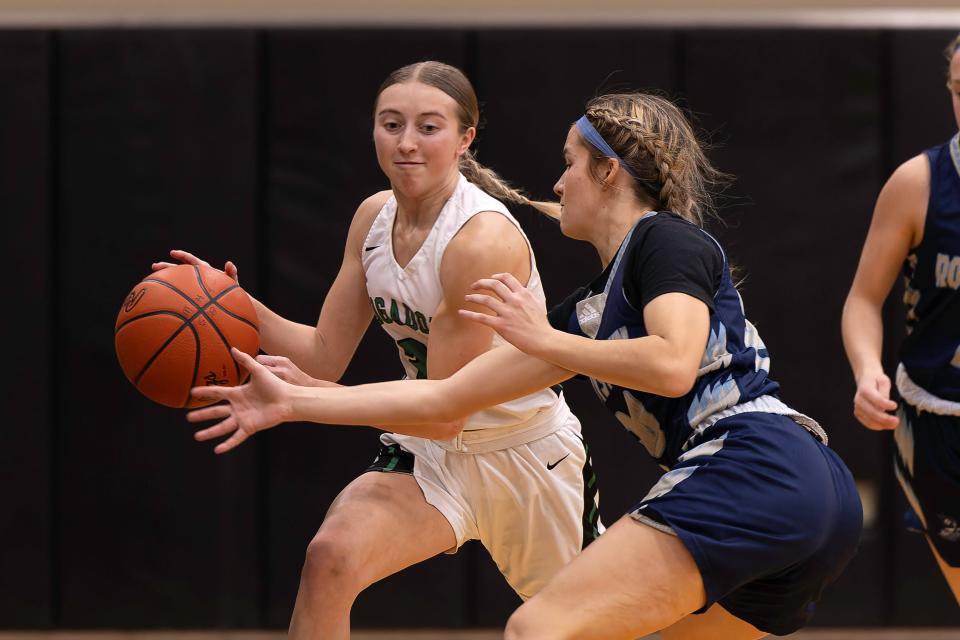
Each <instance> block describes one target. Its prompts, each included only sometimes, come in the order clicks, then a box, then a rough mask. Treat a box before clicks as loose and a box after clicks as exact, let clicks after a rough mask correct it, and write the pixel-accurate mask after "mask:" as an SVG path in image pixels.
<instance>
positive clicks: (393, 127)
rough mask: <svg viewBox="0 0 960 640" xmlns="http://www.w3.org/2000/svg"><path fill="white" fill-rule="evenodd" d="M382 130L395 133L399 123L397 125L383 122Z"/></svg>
mask: <svg viewBox="0 0 960 640" xmlns="http://www.w3.org/2000/svg"><path fill="white" fill-rule="evenodd" d="M383 128H384V129H386V130H387V131H396V130H397V129H399V128H400V123H398V122H384V123H383Z"/></svg>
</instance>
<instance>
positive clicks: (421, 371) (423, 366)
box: [397, 338, 427, 380]
mask: <svg viewBox="0 0 960 640" xmlns="http://www.w3.org/2000/svg"><path fill="white" fill-rule="evenodd" d="M397 346H398V347H400V348H401V349H403V354H404V355H405V356H406V357H407V360H409V361H410V364H412V365H413V366H414V368H415V369H416V370H417V380H424V379H426V377H427V345H425V344H423V343H422V342H417V341H416V340H414V339H413V338H404V339H403V340H397Z"/></svg>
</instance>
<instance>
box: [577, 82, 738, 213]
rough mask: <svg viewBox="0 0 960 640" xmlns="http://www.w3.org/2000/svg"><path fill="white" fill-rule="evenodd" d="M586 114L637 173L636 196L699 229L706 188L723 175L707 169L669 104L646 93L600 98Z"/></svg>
mask: <svg viewBox="0 0 960 640" xmlns="http://www.w3.org/2000/svg"><path fill="white" fill-rule="evenodd" d="M586 113H587V117H588V118H590V119H591V120H592V121H594V123H595V126H596V128H597V130H598V132H600V133H601V135H602V136H603V137H604V139H605V140H606V141H607V143H608V144H610V146H611V147H613V148H614V149H617V150H618V153H619V154H620V156H621V158H622V160H623V161H624V162H626V163H628V165H629V166H630V168H631V169H633V171H634V172H635V173H636V174H637V176H638V177H637V183H638V186H639V187H640V189H641V191H643V192H646V193H647V194H649V195H652V196H654V198H655V199H656V200H657V203H656V204H657V206H659V207H665V208H667V209H670V210H671V211H674V212H676V213H678V214H680V215H681V216H683V217H685V218H687V219H688V220H690V221H691V222H694V223H696V224H697V225H700V226H702V225H703V214H704V213H706V212H709V211H710V208H711V204H712V198H711V195H710V193H709V189H708V187H709V186H711V185H713V184H716V183H718V182H721V181H722V180H723V179H724V178H725V176H723V174H720V173H719V172H717V171H716V170H715V169H714V168H713V167H712V166H711V165H710V163H709V161H708V160H707V159H706V156H705V155H704V154H703V150H702V149H701V148H700V145H699V143H698V142H697V138H696V134H695V133H694V132H693V129H692V128H691V127H690V125H689V123H687V121H686V118H684V117H683V115H682V114H681V113H680V111H679V110H678V109H677V108H676V106H674V105H673V103H671V102H669V101H668V100H666V99H664V98H660V97H658V96H651V95H645V94H620V95H611V96H601V97H600V98H596V99H595V100H594V101H592V102H591V104H590V105H589V106H588V108H587V110H586Z"/></svg>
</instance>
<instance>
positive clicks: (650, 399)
mask: <svg viewBox="0 0 960 640" xmlns="http://www.w3.org/2000/svg"><path fill="white" fill-rule="evenodd" d="M564 158H565V160H566V165H567V167H566V170H565V171H564V173H563V175H562V176H561V178H560V180H559V181H558V182H557V184H556V187H555V190H556V192H557V193H558V194H559V195H560V204H561V211H560V214H559V218H560V224H561V227H562V230H563V232H564V234H565V235H567V236H570V237H573V238H578V239H582V240H586V241H588V242H590V243H591V244H593V245H594V247H595V248H596V249H597V252H598V253H599V255H600V258H601V261H602V263H603V265H604V270H603V272H602V273H601V274H600V275H598V276H597V277H596V278H595V279H593V280H592V281H591V282H590V283H589V284H588V285H587V286H585V287H583V288H581V289H579V290H577V291H576V292H574V293H573V294H572V295H571V296H570V297H569V298H567V299H566V300H565V301H564V302H563V303H562V304H560V305H558V306H557V307H555V308H554V309H553V310H552V311H551V312H550V314H549V323H548V316H547V314H546V313H545V307H544V305H543V304H542V303H541V302H540V301H538V300H537V299H536V298H534V297H533V296H531V295H529V293H528V292H527V291H526V290H525V289H524V288H523V287H522V286H521V285H520V283H519V282H518V281H517V280H516V278H514V277H512V276H510V275H509V274H497V275H494V276H492V277H490V278H486V279H482V280H480V281H478V282H477V284H476V285H475V292H474V293H472V294H470V295H468V296H467V300H468V301H470V302H472V303H475V304H478V305H481V306H483V307H486V311H485V312H484V313H478V312H476V311H467V310H464V311H461V312H460V313H461V315H463V316H466V317H469V318H471V319H473V320H475V321H477V322H478V323H479V324H483V325H486V326H489V327H492V328H494V329H495V330H496V331H497V332H498V333H499V334H500V335H501V336H503V337H504V338H505V339H506V340H507V341H509V342H510V343H512V346H510V345H505V346H503V347H501V348H498V349H495V350H492V351H491V352H489V353H486V354H484V355H482V356H480V357H478V358H477V359H475V360H474V361H472V362H471V363H469V364H468V365H466V366H464V368H463V369H461V370H460V371H458V372H457V373H456V374H454V375H453V376H451V377H450V378H448V379H446V380H437V381H404V382H396V383H386V384H378V385H364V386H359V387H353V388H344V389H305V388H298V387H292V386H290V385H287V384H285V383H284V382H283V381H281V380H279V379H278V378H276V377H275V376H273V375H272V374H271V373H270V371H269V369H267V368H265V367H263V366H261V365H260V364H259V363H257V362H256V361H255V360H253V359H251V358H249V357H245V356H244V355H243V354H240V353H238V352H235V355H236V357H237V358H238V360H239V361H240V362H241V363H243V364H244V366H246V367H248V368H249V369H251V370H252V373H253V380H252V382H251V383H249V384H247V385H245V386H243V387H236V388H231V389H219V388H218V389H209V390H207V389H197V390H196V393H197V394H198V396H200V397H206V398H218V399H221V398H222V399H226V400H228V401H229V404H227V405H220V406H215V407H210V408H205V409H200V410H197V411H195V412H192V413H191V414H190V419H191V420H194V421H196V420H203V419H214V418H223V420H222V422H220V423H218V424H216V425H214V426H212V427H209V428H208V429H205V430H203V431H200V432H198V434H197V437H198V438H199V439H208V438H214V437H219V436H223V435H227V434H231V435H230V437H229V438H228V439H227V440H226V441H225V442H224V443H221V445H220V446H221V447H225V448H230V447H234V446H236V445H238V444H239V443H240V442H242V441H243V440H244V439H246V438H247V437H249V436H250V435H251V434H252V433H254V432H256V431H257V430H259V429H263V428H267V427H269V426H272V425H274V424H277V423H278V422H280V421H284V420H290V419H309V420H316V421H320V422H335V423H346V424H353V423H357V422H359V423H363V422H366V421H370V420H376V421H388V422H397V423H416V422H419V421H422V420H425V419H428V418H431V419H442V420H448V419H454V418H456V417H457V416H461V415H465V414H468V413H469V412H471V411H475V410H477V409H479V408H481V407H483V406H485V405H486V404H489V403H493V402H499V401H501V400H502V399H504V398H509V397H514V396H515V395H518V394H520V393H526V392H528V391H529V390H531V389H536V388H540V387H542V386H544V385H549V384H555V383H557V382H559V381H562V380H565V379H568V378H570V377H571V376H573V375H574V373H580V374H582V375H583V376H586V377H588V378H590V380H591V381H592V383H593V385H594V387H595V388H596V391H597V393H598V395H599V396H600V398H601V399H602V400H603V402H604V403H605V404H606V405H607V406H608V408H609V409H610V410H611V411H612V412H613V413H614V414H615V416H616V418H617V419H618V420H619V421H620V422H621V423H622V424H623V425H624V426H625V427H626V428H627V429H629V430H630V431H631V432H633V433H634V434H635V435H636V436H637V437H638V438H639V440H640V441H641V442H642V444H643V446H644V447H646V449H647V450H648V451H649V453H650V454H651V455H652V456H653V457H654V458H655V459H656V460H657V461H658V462H660V463H661V464H662V465H663V466H665V467H666V468H667V469H668V472H667V473H665V474H664V475H663V476H662V478H661V479H660V481H659V482H657V483H656V485H655V486H654V487H653V488H652V489H650V491H649V492H648V493H647V495H646V497H644V498H643V499H642V500H641V501H640V502H639V503H638V504H637V505H636V507H635V508H634V509H632V510H631V512H630V513H629V514H627V515H626V516H625V517H623V518H621V519H620V520H619V521H618V522H617V523H616V524H614V525H613V526H612V527H611V528H610V529H608V530H607V532H606V533H604V534H603V535H602V536H601V537H600V539H599V540H597V542H595V543H594V544H592V545H591V546H590V547H588V548H587V549H586V550H585V551H584V553H583V554H581V555H580V556H578V557H577V558H576V559H575V560H574V561H573V562H572V563H571V564H570V565H568V566H567V567H566V568H564V569H563V570H562V571H561V572H560V573H559V574H557V576H556V577H554V578H553V580H552V581H551V582H550V583H549V584H548V585H547V586H546V587H545V588H544V589H543V590H542V591H541V592H540V593H538V594H537V595H536V596H534V597H533V598H532V599H530V600H529V601H527V602H526V603H525V604H524V605H523V606H521V607H520V608H519V609H518V610H517V611H516V612H515V613H514V615H513V616H512V617H511V619H510V621H509V623H508V625H507V630H506V637H507V638H509V639H511V640H515V639H524V640H526V639H530V638H543V639H550V640H563V639H567V638H570V639H573V638H576V639H577V640H585V639H590V638H631V639H632V638H636V637H638V636H641V635H643V634H645V633H650V632H654V631H658V630H662V634H663V637H665V638H687V639H690V638H711V639H717V638H727V639H746V638H759V637H762V636H764V635H766V634H767V633H777V634H787V633H790V632H792V631H794V630H796V629H797V628H799V627H800V626H802V625H803V624H804V623H805V622H806V621H807V619H808V618H809V616H810V615H811V614H812V610H813V607H814V603H815V602H816V600H817V599H818V598H819V597H820V594H821V591H822V589H823V588H824V587H825V586H826V585H827V584H829V583H830V582H831V581H833V580H834V579H835V578H836V576H837V575H838V574H839V573H840V571H841V570H842V569H843V567H844V566H845V565H846V564H847V562H848V561H849V559H850V558H851V557H852V555H853V554H854V552H855V548H856V545H857V542H858V539H859V534H860V530H861V526H862V513H861V509H860V502H859V498H858V496H857V494H856V491H855V489H854V485H853V480H852V478H851V476H850V473H849V472H848V471H847V469H846V467H845V466H844V465H843V463H842V462H841V461H840V460H839V458H838V457H837V456H836V454H834V453H833V452H832V451H831V450H830V449H829V448H827V447H826V443H825V440H826V436H825V434H824V432H823V430H822V429H821V428H820V426H819V425H818V424H817V423H816V422H815V421H813V420H812V419H810V418H809V417H807V416H804V415H802V414H800V413H799V412H797V411H795V410H793V409H791V408H790V407H788V406H787V405H785V404H784V403H783V402H782V401H780V400H779V399H778V398H777V395H776V394H777V390H778V385H777V384H776V383H775V382H773V381H772V380H771V379H770V377H769V376H768V370H769V363H770V359H769V354H768V353H767V350H766V348H765V347H764V345H763V342H762V341H761V340H760V337H759V335H758V334H757V331H756V330H755V329H754V327H753V326H752V325H751V324H750V323H749V322H748V321H747V320H746V318H745V317H744V314H743V307H742V304H741V300H740V296H739V294H738V293H737V291H736V289H735V288H734V286H733V284H732V282H731V279H730V273H729V268H728V265H727V261H726V258H725V256H724V253H723V251H722V250H721V248H720V247H719V246H718V244H717V243H716V241H715V240H714V239H713V238H712V237H711V236H709V235H708V234H707V233H706V232H705V231H703V230H702V229H701V228H700V226H699V224H700V222H701V216H702V215H703V213H704V212H705V211H707V210H708V208H709V203H710V196H709V189H708V187H709V186H710V183H711V182H712V181H713V179H714V178H715V177H716V172H715V171H714V170H713V168H712V167H711V166H710V164H709V162H708V161H707V159H706V157H705V156H704V154H703V153H702V151H701V148H700V145H699V144H698V142H697V139H696V136H695V135H694V132H693V131H692V129H691V127H690V126H689V124H688V123H687V121H686V119H685V118H684V117H683V115H682V114H681V112H680V111H679V110H678V109H677V108H676V107H675V106H674V105H673V104H672V103H670V102H669V101H667V100H664V99H662V98H658V97H655V96H649V95H643V94H623V95H611V96H602V97H600V98H597V99H595V100H592V101H591V102H590V103H589V105H588V106H587V109H586V115H585V116H584V117H583V118H581V119H580V120H579V121H578V122H577V123H576V125H575V126H573V127H571V130H570V133H569V135H568V136H567V141H566V145H565V147H564ZM694 612H703V615H693V616H691V615H689V614H691V613H694Z"/></svg>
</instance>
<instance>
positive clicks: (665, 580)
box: [507, 517, 706, 640]
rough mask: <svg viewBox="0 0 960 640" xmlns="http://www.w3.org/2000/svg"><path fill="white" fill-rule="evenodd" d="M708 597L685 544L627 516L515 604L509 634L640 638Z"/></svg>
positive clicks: (555, 639)
mask: <svg viewBox="0 0 960 640" xmlns="http://www.w3.org/2000/svg"><path fill="white" fill-rule="evenodd" d="M705 601H706V595H705V592H704V588H703V581H702V579H701V578H700V573H699V571H698V569H697V565H696V563H695V562H694V560H693V557H692V556H691V555H690V553H689V552H688V551H687V549H686V547H685V546H684V545H683V543H682V542H681V541H680V540H679V539H678V538H677V537H676V536H674V535H671V534H669V533H666V532H663V531H660V530H658V529H655V528H653V527H651V526H648V525H646V524H644V523H641V522H637V521H635V520H633V519H631V518H629V517H624V518H621V519H620V520H619V521H618V522H617V523H616V524H614V525H613V526H612V527H610V528H609V529H608V530H607V531H606V533H604V534H603V535H602V536H600V538H599V539H598V540H597V541H596V542H594V543H593V544H591V545H590V546H589V547H588V548H587V549H585V550H584V552H583V553H582V554H580V555H579V556H578V557H577V558H576V559H574V560H573V562H571V563H570V564H569V565H567V566H566V567H564V568H563V569H561V570H560V572H559V573H558V574H557V575H556V576H555V577H554V579H553V580H551V581H550V583H549V584H548V585H547V586H546V587H544V588H543V590H542V591H540V593H538V594H537V595H535V596H534V597H533V598H531V599H530V600H529V601H528V602H526V603H525V604H524V605H523V606H521V607H520V609H518V610H517V612H516V613H515V614H514V616H513V618H511V620H510V623H509V625H508V634H507V637H517V638H528V637H529V638H551V640H564V639H568V638H569V639H574V638H576V639H577V640H593V639H596V640H600V639H606V638H610V639H613V638H637V637H640V636H642V635H644V634H648V633H653V632H654V631H657V630H659V629H663V628H665V627H668V626H670V625H671V624H673V623H675V622H676V621H678V620H679V619H681V618H682V617H684V616H686V615H687V614H689V613H691V612H693V611H695V610H697V609H699V608H700V607H702V606H703V605H704V603H705Z"/></svg>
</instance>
